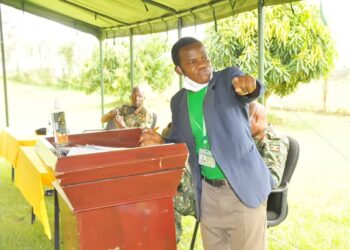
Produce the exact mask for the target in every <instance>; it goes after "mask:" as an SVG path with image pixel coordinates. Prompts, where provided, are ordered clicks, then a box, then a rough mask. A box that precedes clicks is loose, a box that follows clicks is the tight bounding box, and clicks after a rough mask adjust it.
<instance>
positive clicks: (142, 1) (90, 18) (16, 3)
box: [0, 0, 295, 40]
mask: <svg viewBox="0 0 350 250" xmlns="http://www.w3.org/2000/svg"><path fill="white" fill-rule="evenodd" d="M293 1H295V0H265V1H264V5H265V6H270V5H275V4H282V3H288V2H293ZM0 2H1V3H3V4H6V5H9V6H12V7H14V8H17V9H20V10H22V11H25V12H29V13H31V14H34V15H37V16H41V17H44V18H47V19H51V20H53V21H57V22H59V23H62V24H64V25H67V26H69V27H72V28H75V29H78V30H81V31H83V32H87V33H90V34H92V35H94V36H96V37H97V38H98V39H102V40H103V39H106V38H113V37H124V36H129V35H130V33H131V32H132V33H133V34H134V35H142V34H150V33H157V32H163V31H167V30H171V29H177V27H178V20H179V19H180V20H181V23H182V27H187V26H193V25H198V24H203V23H207V22H211V21H213V20H215V19H221V18H225V17H228V16H232V15H235V14H238V13H241V12H244V11H250V10H253V9H256V8H257V7H258V2H259V0H212V1H208V0H193V1H189V0H157V1H154V0H0Z"/></svg>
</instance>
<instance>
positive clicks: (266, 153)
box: [249, 102, 289, 188]
mask: <svg viewBox="0 0 350 250" xmlns="http://www.w3.org/2000/svg"><path fill="white" fill-rule="evenodd" d="M249 116H250V126H251V127H250V131H251V134H252V137H253V139H254V142H255V145H256V147H257V148H258V151H259V153H260V155H261V157H262V158H263V159H264V161H265V163H266V166H267V167H268V168H269V170H270V172H271V175H272V178H273V180H274V182H275V183H274V188H276V187H278V186H279V184H280V183H281V180H282V176H283V171H284V168H285V164H286V160H287V155H288V149H289V140H288V137H287V136H285V135H281V134H279V133H277V132H276V131H275V129H274V128H273V127H272V126H271V125H269V124H268V123H267V115H266V111H265V107H264V106H263V105H261V104H260V103H257V102H252V103H250V104H249Z"/></svg>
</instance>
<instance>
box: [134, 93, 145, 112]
mask: <svg viewBox="0 0 350 250" xmlns="http://www.w3.org/2000/svg"><path fill="white" fill-rule="evenodd" d="M144 100H145V96H144V94H143V92H141V91H140V90H139V89H136V90H135V91H134V92H133V93H132V95H131V103H132V105H133V106H134V107H136V108H138V107H140V106H141V105H142V104H143V101H144Z"/></svg>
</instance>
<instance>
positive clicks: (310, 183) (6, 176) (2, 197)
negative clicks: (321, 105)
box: [0, 85, 350, 250]
mask: <svg viewBox="0 0 350 250" xmlns="http://www.w3.org/2000/svg"><path fill="white" fill-rule="evenodd" d="M9 89H10V92H13V93H16V94H15V95H12V96H16V100H21V101H18V103H16V102H15V101H14V100H13V99H14V98H13V99H12V103H13V105H15V106H12V107H11V114H12V118H11V120H12V121H13V123H12V124H23V123H21V122H22V121H26V122H27V123H25V124H26V128H30V129H32V128H37V127H40V125H41V124H42V123H45V122H46V118H47V114H48V112H49V108H48V107H47V106H50V107H51V102H50V100H52V97H53V96H55V95H57V94H60V95H62V96H63V97H64V98H65V101H67V102H66V103H67V104H68V107H69V109H68V110H69V112H70V114H69V116H68V119H67V120H68V124H71V125H72V127H74V129H77V130H78V129H80V128H83V127H86V126H84V124H85V125H86V124H88V126H89V127H90V128H91V127H94V126H95V127H96V126H98V125H99V124H98V119H99V115H100V112H99V110H98V102H99V99H98V97H96V96H89V97H87V96H85V95H83V94H81V93H75V92H64V91H57V90H55V91H54V93H53V92H52V91H51V92H50V90H45V94H44V95H43V92H42V91H44V90H41V89H40V90H38V89H35V88H34V90H33V87H31V88H29V87H28V88H27V87H26V86H24V87H23V86H22V87H21V86H18V85H10V88H9ZM10 96H11V93H10ZM29 100H31V101H29ZM159 100H160V99H159ZM159 100H158V99H154V100H153V99H152V100H150V104H152V102H153V103H154V107H158V108H162V109H163V110H164V112H168V111H167V110H166V107H168V103H167V101H168V100H164V105H163V104H162V105H160V104H159V102H160V101H159ZM112 101H113V100H112V98H110V99H108V101H107V103H110V106H113V102H112ZM26 102H27V105H26ZM43 103H45V105H43ZM93 103H96V105H94V104H93ZM22 109H23V110H22ZM27 109H30V112H29V111H26V110H27ZM46 111H47V113H45V112H46ZM28 112H29V113H30V114H28ZM157 113H158V119H160V124H161V128H162V125H163V124H164V126H165V124H166V123H167V121H168V120H169V114H168V113H163V112H161V111H158V110H157ZM163 114H164V115H163ZM28 117H30V118H28ZM92 117H93V119H92ZM164 117H165V118H164ZM26 119H27V120H26ZM28 119H29V120H28ZM96 120H97V122H96ZM270 120H271V121H273V122H274V123H275V124H276V126H277V127H278V129H279V130H281V131H283V132H285V133H287V134H288V135H290V136H292V137H294V138H296V139H297V140H298V141H299V143H300V147H301V152H300V159H299V163H298V166H297V169H296V171H295V174H294V176H293V178H292V182H291V184H290V189H289V215H288V217H287V219H286V220H285V221H284V222H283V223H282V224H281V225H279V226H277V227H275V228H270V229H268V246H269V249H281V250H282V249H283V250H285V249H305V250H316V249H317V250H319V249H327V250H328V249H341V250H342V249H344V250H345V249H349V247H350V237H349V236H350V196H349V193H350V147H349V146H348V144H349V139H350V137H349V132H348V131H350V117H346V116H343V117H340V116H339V117H337V116H325V115H321V114H313V113H302V112H298V113H296V112H286V111H280V110H270ZM34 121H36V122H37V123H35V122H34ZM38 121H42V123H40V124H39V122H38ZM77 123H79V124H77ZM78 125H80V127H79V126H78ZM43 126H45V124H43ZM89 127H88V128H89ZM10 170H11V169H10V166H9V165H8V164H6V163H5V162H4V161H3V160H0V249H5V250H7V249H11V250H12V249H53V240H51V241H50V240H48V239H47V237H46V236H45V234H44V232H43V228H42V226H41V224H40V222H35V223H34V224H33V225H32V224H31V223H30V212H31V208H30V206H29V205H28V204H27V203H26V201H25V200H24V199H23V197H22V196H21V194H20V192H19V191H18V189H17V188H16V187H15V186H14V184H13V183H12V182H11V180H10V178H11V177H10V173H11V171H10ZM46 203H47V206H48V212H49V216H50V220H51V225H52V222H53V205H52V204H53V198H52V197H46ZM183 223H184V236H183V238H182V241H181V242H180V244H179V249H189V244H190V241H191V237H192V231H193V227H194V220H193V219H192V218H190V217H185V218H184V219H183ZM198 236H199V237H197V245H196V249H202V247H201V240H200V235H198Z"/></svg>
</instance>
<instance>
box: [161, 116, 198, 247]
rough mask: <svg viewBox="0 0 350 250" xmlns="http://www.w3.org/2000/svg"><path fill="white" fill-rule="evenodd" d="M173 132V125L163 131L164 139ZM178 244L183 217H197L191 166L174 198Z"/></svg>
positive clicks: (187, 168) (186, 169)
mask: <svg viewBox="0 0 350 250" xmlns="http://www.w3.org/2000/svg"><path fill="white" fill-rule="evenodd" d="M170 131H171V123H169V124H168V126H167V127H166V128H165V129H164V130H163V132H162V137H164V138H168V137H169V135H170ZM174 213H175V229H176V242H179V241H180V239H181V235H182V224H181V220H182V216H188V215H191V216H195V214H196V205H195V201H194V188H193V186H192V176H191V170H190V167H189V166H186V168H185V171H184V173H183V175H182V178H181V182H180V185H179V186H178V188H177V194H176V196H175V197H174Z"/></svg>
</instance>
